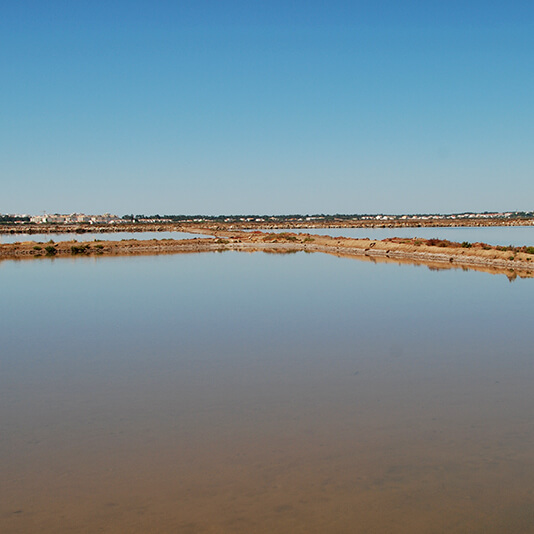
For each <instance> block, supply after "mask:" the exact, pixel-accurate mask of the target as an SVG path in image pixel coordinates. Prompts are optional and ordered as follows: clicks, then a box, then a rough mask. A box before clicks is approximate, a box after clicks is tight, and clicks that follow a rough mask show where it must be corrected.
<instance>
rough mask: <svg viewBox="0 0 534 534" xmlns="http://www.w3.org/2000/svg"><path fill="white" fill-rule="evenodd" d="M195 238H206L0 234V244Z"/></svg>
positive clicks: (144, 234) (147, 234)
mask: <svg viewBox="0 0 534 534" xmlns="http://www.w3.org/2000/svg"><path fill="white" fill-rule="evenodd" d="M195 237H206V236H202V235H200V234H190V233H189V232H108V233H101V232H96V233H92V232H87V233H85V234H76V233H68V234H0V243H17V242H20V243H22V242H24V241H35V242H38V243H47V242H48V241H50V240H52V241H54V242H55V243H58V242H60V241H72V240H76V241H97V240H100V241H121V240H122V239H138V240H142V239H143V240H144V239H194V238H195Z"/></svg>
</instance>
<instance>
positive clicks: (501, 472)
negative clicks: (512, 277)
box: [0, 253, 534, 534]
mask: <svg viewBox="0 0 534 534" xmlns="http://www.w3.org/2000/svg"><path fill="white" fill-rule="evenodd" d="M0 291H1V299H2V307H1V315H0V339H1V342H2V348H1V351H0V429H1V431H0V480H2V484H0V531H1V532H9V533H28V532H40V533H45V534H47V533H57V532H83V533H94V532H106V533H119V532H129V533H130V532H133V533H146V532H180V533H182V532H183V533H251V532H259V533H273V532H283V533H286V532H292V533H293V532H296V533H321V534H322V533H325V532H328V533H330V532H332V533H355V532H356V533H397V532H398V533H410V534H412V533H414V532H424V533H443V532H447V533H485V534H488V533H490V534H493V533H499V534H500V533H502V532H514V533H527V532H528V533H531V532H532V525H533V524H534V490H533V489H532V480H534V425H533V422H532V407H533V406H534V387H532V386H533V381H534V365H533V363H534V350H533V348H532V346H533V345H532V335H531V332H532V302H533V298H534V280H529V279H527V280H521V279H517V280H516V281H515V282H513V283H510V282H509V281H508V279H507V278H506V277H505V276H497V275H489V274H484V273H477V272H469V271H462V270H448V271H430V270H429V269H427V268H425V267H413V266H398V265H396V264H373V263H370V262H368V263H367V262H359V261H357V260H349V259H340V258H335V257H332V256H327V255H319V254H305V253H298V254H290V255H276V254H261V253H255V254H245V253H242V254H238V253H224V254H216V253H213V254H196V255H193V254H192V255H174V256H157V257H134V258H98V259H95V258H76V259H56V260H34V261H20V262H15V261H9V262H2V263H0Z"/></svg>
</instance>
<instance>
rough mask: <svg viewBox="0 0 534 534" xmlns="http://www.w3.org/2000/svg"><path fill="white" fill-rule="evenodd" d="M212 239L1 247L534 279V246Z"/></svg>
mask: <svg viewBox="0 0 534 534" xmlns="http://www.w3.org/2000/svg"><path fill="white" fill-rule="evenodd" d="M197 231H198V232H201V233H204V234H207V233H208V234H211V235H213V236H214V237H211V238H195V239H183V240H177V239H152V240H135V239H134V240H123V241H92V242H78V241H76V240H71V241H65V242H59V243H53V242H49V243H35V242H24V243H10V244H2V245H0V260H1V259H31V258H55V257H76V256H126V255H156V254H179V253H195V252H216V251H225V250H233V251H242V252H254V251H263V252H270V253H292V252H298V251H305V252H322V253H327V254H334V255H336V256H340V257H351V258H359V259H366V260H371V261H389V262H396V263H412V264H424V265H427V266H429V267H430V268H436V269H437V268H439V269H444V268H446V269H450V268H463V269H475V270H479V271H484V272H492V273H502V274H506V275H507V276H509V277H510V278H514V277H516V276H520V277H534V248H533V247H521V248H512V247H492V246H489V245H486V244H483V243H474V244H467V243H464V244H460V243H452V242H449V241H445V240H436V239H431V240H422V239H400V238H393V239H386V240H383V241H373V240H369V239H353V238H346V237H330V236H319V235H314V234H304V233H289V232H285V233H268V232H260V231H255V232H241V231H236V230H229V229H226V230H213V229H208V228H198V229H197Z"/></svg>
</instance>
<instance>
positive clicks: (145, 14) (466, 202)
mask: <svg viewBox="0 0 534 534" xmlns="http://www.w3.org/2000/svg"><path fill="white" fill-rule="evenodd" d="M533 95H534V3H532V2H526V1H513V0H512V1H508V2H504V1H502V2H500V1H491V0H484V1H470V0H463V1H455V0H446V1H445V0H442V1H440V2H436V1H432V0H425V1H409V0H397V1H387V0H386V1H380V0H370V1H361V2H359V1H356V0H355V1H352V2H340V1H335V0H331V1H329V2H327V1H321V2H319V1H313V0H307V1H300V0H296V1H291V0H285V1H267V0H266V1H254V0H246V1H245V0H243V1H232V0H228V1H225V0H215V1H203V0H192V1H188V0H185V1H180V0H175V1H171V0H167V1H165V0H159V1H158V0H151V1H148V0H143V1H141V0H139V1H136V0H128V1H126V0H124V1H118V0H117V1H113V0H107V1H99V0H87V1H86V0H76V1H73V0H65V1H55V0H47V1H43V0H35V1H29V0H4V1H3V2H1V4H0V102H1V107H0V183H1V189H0V212H1V213H12V212H19V213H21V212H22V213H39V212H42V211H43V210H46V211H48V212H72V211H83V212H86V213H98V212H106V211H110V212H113V213H117V214H119V215H121V214H124V213H132V212H133V213H146V214H149V213H160V214H163V213H183V214H192V213H204V214H237V213H267V214H271V213H272V214H275V213H336V212H339V213H377V212H385V213H388V212H389V213H409V212H458V211H464V210H472V211H484V210H490V211H491V210H532V209H534V147H533V141H534V101H533Z"/></svg>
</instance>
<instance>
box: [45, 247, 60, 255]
mask: <svg viewBox="0 0 534 534" xmlns="http://www.w3.org/2000/svg"><path fill="white" fill-rule="evenodd" d="M45 251H46V255H47V256H54V255H55V254H57V250H56V247H54V246H53V245H48V246H47V247H45Z"/></svg>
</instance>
